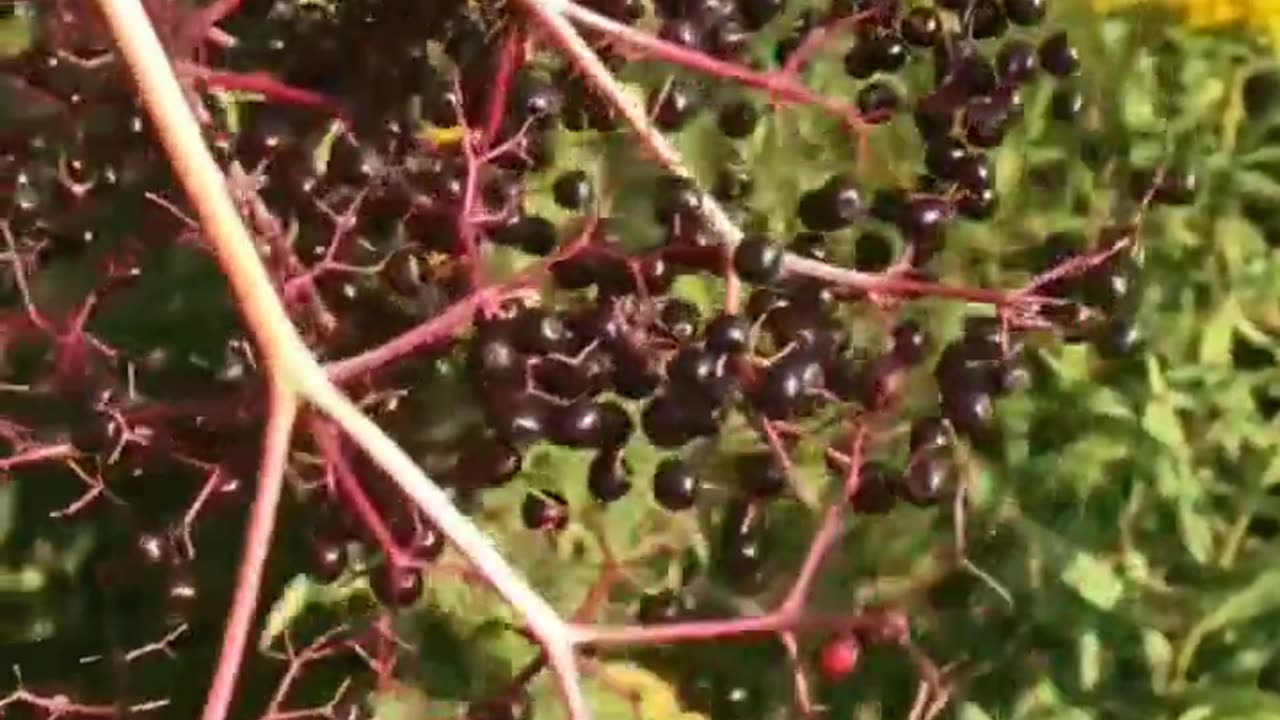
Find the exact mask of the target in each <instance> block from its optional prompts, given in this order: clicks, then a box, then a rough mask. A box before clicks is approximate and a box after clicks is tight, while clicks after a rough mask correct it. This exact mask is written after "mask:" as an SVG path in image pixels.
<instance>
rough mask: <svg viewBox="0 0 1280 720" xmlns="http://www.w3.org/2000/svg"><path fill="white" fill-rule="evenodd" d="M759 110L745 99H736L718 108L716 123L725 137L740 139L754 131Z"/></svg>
mask: <svg viewBox="0 0 1280 720" xmlns="http://www.w3.org/2000/svg"><path fill="white" fill-rule="evenodd" d="M759 122H760V111H759V110H758V109H756V106H755V105H754V104H752V103H751V102H749V101H747V100H736V101H734V102H731V103H728V104H726V105H724V106H723V107H721V108H720V112H719V114H718V115H717V123H718V124H719V127H720V132H722V133H724V135H725V137H729V138H733V139H735V140H736V139H742V138H745V137H748V136H750V135H751V133H753V132H755V129H756V125H757V124H758V123H759Z"/></svg>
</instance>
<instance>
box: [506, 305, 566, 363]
mask: <svg viewBox="0 0 1280 720" xmlns="http://www.w3.org/2000/svg"><path fill="white" fill-rule="evenodd" d="M511 329H512V334H511V339H512V341H513V342H514V344H515V347H516V349H517V350H519V351H520V352H523V353H526V354H530V355H546V354H548V353H554V352H560V351H562V350H564V349H566V347H567V346H568V343H569V339H570V335H569V330H568V328H566V327H565V324H564V321H563V320H561V319H560V318H559V317H557V316H555V315H552V314H551V313H548V312H547V311H545V310H543V309H541V308H529V309H527V310H524V311H522V312H521V313H520V314H519V315H517V316H516V317H515V319H514V320H513V322H512V328H511Z"/></svg>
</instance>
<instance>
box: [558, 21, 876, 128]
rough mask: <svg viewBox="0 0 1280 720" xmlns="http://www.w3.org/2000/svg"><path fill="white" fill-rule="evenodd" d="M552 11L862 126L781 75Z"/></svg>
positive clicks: (854, 114)
mask: <svg viewBox="0 0 1280 720" xmlns="http://www.w3.org/2000/svg"><path fill="white" fill-rule="evenodd" d="M554 8H555V10H556V12H559V13H560V14H562V15H563V16H564V17H566V18H569V19H570V20H572V21H573V22H575V23H578V24H579V25H582V26H584V27H588V28H590V29H592V30H595V31H596V32H599V33H601V34H603V35H607V36H608V37H609V38H610V39H611V40H614V41H616V42H619V43H622V44H624V45H629V46H631V47H632V48H634V49H637V50H640V51H643V52H645V53H648V54H649V55H651V56H652V57H655V58H658V59H660V60H665V61H667V62H670V63H674V64H676V65H681V66H683V67H686V68H689V69H690V70H695V71H697V72H701V73H706V74H708V75H713V76H715V77H720V78H725V79H727V80H733V81H735V82H738V83H741V84H743V85H747V86H749V87H755V88H759V89H761V90H765V91H767V92H768V93H769V94H770V95H771V96H772V97H773V98H775V99H776V100H781V101H785V102H794V103H798V104H801V105H810V106H813V107H816V108H819V109H821V110H823V111H825V112H827V113H829V114H831V115H834V116H836V117H838V118H840V119H842V120H844V121H845V122H847V123H849V124H850V125H852V126H854V127H861V126H862V124H863V123H862V120H861V118H860V116H859V114H858V111H857V109H855V108H854V107H853V106H852V105H849V104H848V103H843V102H840V101H838V100H835V99H832V98H828V97H824V96H822V95H820V94H818V93H815V92H813V91H812V90H810V89H809V88H807V87H805V86H804V85H803V84H801V83H799V82H797V81H796V80H795V78H793V77H790V76H788V75H786V74H784V73H777V72H759V71H757V70H752V69H750V68H748V67H744V66H742V65H739V64H737V63H732V62H727V61H724V60H720V59H719V58H716V57H713V56H711V55H707V54H706V53H703V52H699V51H697V50H693V49H690V48H687V47H685V46H683V45H677V44H675V43H672V42H668V41H666V40H662V39H661V38H658V37H655V36H653V35H650V34H648V33H646V32H643V31H641V30H637V29H635V28H633V27H631V26H630V25H624V24H623V23H620V22H618V21H616V20H613V19H611V18H607V17H605V16H603V15H600V14H599V13H596V12H594V11H592V10H589V9H587V8H585V7H582V6H581V5H578V4H576V3H573V2H557V3H555V4H554Z"/></svg>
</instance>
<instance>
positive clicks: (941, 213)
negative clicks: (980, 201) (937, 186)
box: [898, 196, 952, 267]
mask: <svg viewBox="0 0 1280 720" xmlns="http://www.w3.org/2000/svg"><path fill="white" fill-rule="evenodd" d="M951 215H952V209H951V207H950V206H949V205H948V204H947V203H946V201H945V200H943V199H942V198H937V197H929V196H921V197H917V198H914V199H912V200H911V201H910V202H909V204H908V205H907V207H906V208H905V209H904V210H903V213H902V217H901V218H900V219H899V221H898V229H899V230H900V231H901V232H902V237H903V238H904V239H905V240H906V241H907V242H908V243H909V244H910V245H911V248H912V263H913V264H915V265H916V266H917V267H919V266H920V265H921V264H923V263H927V262H928V261H929V260H930V259H931V258H932V257H933V256H934V254H936V253H937V251H938V250H940V249H941V247H942V243H943V241H944V239H945V234H946V225H947V221H948V220H950V219H951Z"/></svg>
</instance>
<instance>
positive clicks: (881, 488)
mask: <svg viewBox="0 0 1280 720" xmlns="http://www.w3.org/2000/svg"><path fill="white" fill-rule="evenodd" d="M843 479H844V478H843V474H841V477H840V480H841V481H843ZM900 482H901V476H900V475H899V474H898V473H897V471H895V470H894V469H893V468H891V467H889V466H888V465H886V464H884V463H882V462H878V461H870V462H866V463H863V464H862V466H861V467H860V468H859V469H858V488H857V490H855V491H854V493H853V495H852V496H850V497H849V507H850V508H852V509H853V511H854V512H856V513H859V514H861V515H883V514H885V513H887V512H889V511H890V510H892V509H893V506H894V504H895V503H894V500H895V494H894V488H896V487H897V486H898V485H899V484H900Z"/></svg>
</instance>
